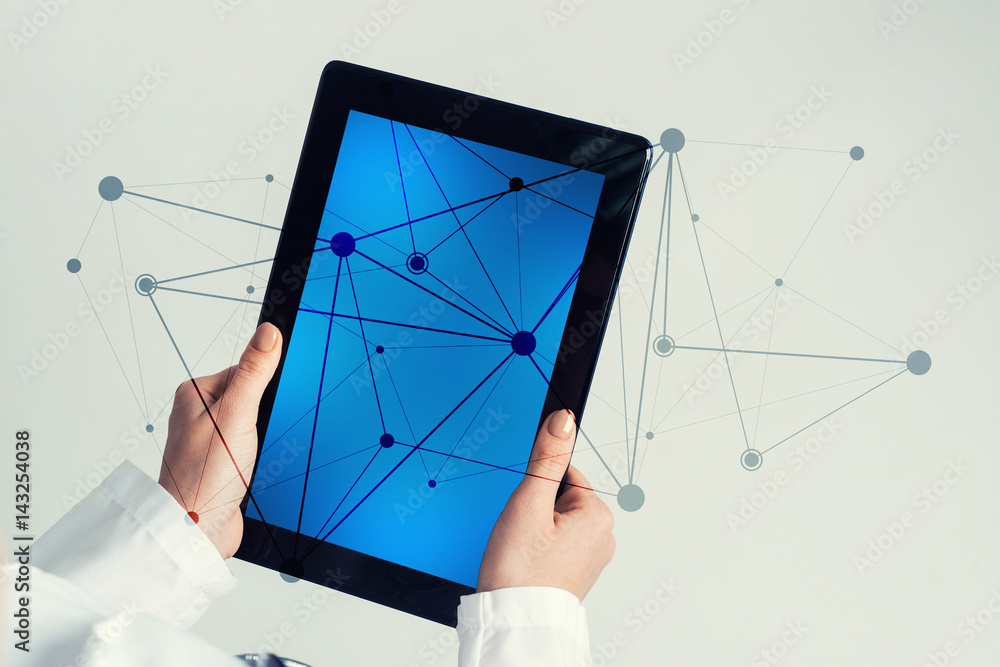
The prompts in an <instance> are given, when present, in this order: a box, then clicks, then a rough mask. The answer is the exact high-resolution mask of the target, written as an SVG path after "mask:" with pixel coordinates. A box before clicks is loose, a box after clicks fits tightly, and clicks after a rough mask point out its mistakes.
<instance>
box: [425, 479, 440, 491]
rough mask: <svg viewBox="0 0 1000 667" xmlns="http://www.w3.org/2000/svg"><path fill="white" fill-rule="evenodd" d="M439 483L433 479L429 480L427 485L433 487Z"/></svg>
mask: <svg viewBox="0 0 1000 667" xmlns="http://www.w3.org/2000/svg"><path fill="white" fill-rule="evenodd" d="M437 485H438V483H437V482H435V481H434V480H433V479H431V480H428V481H427V486H429V487H431V488H432V489H433V488H434V487H435V486H437Z"/></svg>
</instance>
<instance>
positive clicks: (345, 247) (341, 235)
mask: <svg viewBox="0 0 1000 667" xmlns="http://www.w3.org/2000/svg"><path fill="white" fill-rule="evenodd" d="M355 245H356V243H355V241H354V237H353V236H351V235H350V234H348V233H347V232H337V233H336V234H334V235H333V238H332V239H330V250H332V251H333V254H334V255H336V256H337V257H347V256H348V255H350V254H351V253H352V252H354V248H355Z"/></svg>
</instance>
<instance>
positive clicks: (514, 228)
mask: <svg viewBox="0 0 1000 667" xmlns="http://www.w3.org/2000/svg"><path fill="white" fill-rule="evenodd" d="M603 181H604V176H602V175H600V174H595V173H592V172H588V171H583V170H581V171H576V170H573V169H572V168H569V167H567V166H565V165H563V164H558V163H554V162H549V161H546V160H541V159H538V158H534V157H530V156H526V155H522V154H519V153H514V152H511V151H508V150H504V149H500V148H497V147H494V146H488V145H485V144H480V143H476V142H471V141H466V140H460V139H457V138H455V137H451V136H449V135H446V134H442V133H438V132H433V131H430V130H425V129H422V128H419V127H415V126H412V125H407V124H404V123H401V122H397V121H390V120H388V119H385V118H380V117H378V116H373V115H369V114H364V113H360V112H357V111H352V112H351V113H350V115H349V117H348V121H347V127H346V131H345V135H344V139H343V143H342V145H341V148H340V152H339V155H338V157H337V166H336V170H335V172H334V175H333V179H332V181H331V183H330V190H329V194H328V196H327V200H326V208H325V211H324V213H323V219H322V224H321V226H320V230H319V238H318V240H317V242H316V246H315V251H314V253H313V256H312V261H311V264H310V267H309V270H308V273H307V276H306V281H305V287H304V290H303V295H302V301H301V303H300V307H299V313H298V315H297V319H296V321H295V329H294V332H293V333H292V336H291V339H290V342H289V347H288V353H287V356H286V359H285V364H284V370H283V373H282V377H281V380H280V383H279V386H278V391H277V395H276V398H275V401H274V406H273V410H272V413H271V418H270V422H269V425H268V429H267V433H266V436H265V439H264V444H263V448H262V454H261V457H260V461H259V463H258V468H257V474H256V477H255V479H254V483H253V487H252V489H251V491H252V492H253V494H254V497H255V499H256V501H257V505H258V506H259V508H260V511H261V513H262V514H263V518H264V519H265V520H266V521H267V523H269V524H271V525H277V526H281V527H283V528H286V529H288V530H291V531H296V532H298V533H300V537H299V538H298V541H297V544H296V547H295V550H296V553H295V554H294V557H296V558H298V559H303V560H306V559H308V556H309V554H310V553H312V552H313V550H314V549H315V547H316V545H317V544H318V541H319V540H325V541H327V542H330V543H333V544H337V545H341V546H343V547H347V548H349V549H353V550H355V551H359V552H362V553H366V554H370V555H372V556H376V557H378V558H382V559H385V560H389V561H393V562H396V563H399V564H402V565H405V566H407V567H410V568H414V569H416V570H420V571H423V572H427V573H429V574H433V575H436V576H439V577H443V578H445V579H449V580H451V581H456V582H459V583H462V584H466V585H468V586H473V587H474V586H475V585H476V579H477V575H478V571H479V563H480V560H481V558H482V554H483V551H484V549H485V547H486V542H487V540H488V538H489V535H490V531H491V530H492V528H493V523H494V522H495V520H496V518H497V516H498V515H499V513H500V511H501V510H502V509H503V507H504V505H505V503H506V502H507V498H508V496H509V495H510V493H511V491H512V490H513V489H514V487H515V486H516V485H517V484H518V482H519V481H520V479H521V477H522V475H523V472H524V469H525V465H526V463H527V460H528V456H529V453H530V451H531V445H532V441H533V439H534V431H535V427H536V425H537V423H538V419H539V417H540V416H541V409H542V403H543V400H544V398H545V395H546V392H547V389H548V378H549V376H550V374H551V372H552V368H553V362H554V361H555V357H556V355H557V353H558V351H559V344H560V340H561V338H562V333H563V328H564V326H565V324H566V316H567V312H568V309H569V304H570V301H571V300H572V296H573V291H574V289H575V285H576V279H577V274H578V272H579V269H580V263H581V260H582V258H583V254H584V249H585V247H586V245H587V239H588V236H589V234H590V228H591V225H592V223H593V215H594V213H595V211H596V208H597V202H598V199H599V197H600V192H601V188H602V186H603ZM247 515H248V516H250V517H252V518H258V519H259V518H261V516H260V514H258V512H257V511H256V509H255V508H254V507H253V505H251V506H250V507H249V508H248V510H247ZM286 556H287V554H286Z"/></svg>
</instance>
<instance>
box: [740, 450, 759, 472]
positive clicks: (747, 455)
mask: <svg viewBox="0 0 1000 667" xmlns="http://www.w3.org/2000/svg"><path fill="white" fill-rule="evenodd" d="M763 460H764V457H763V456H762V455H761V453H760V452H758V451H757V450H756V449H748V450H746V451H744V452H743V453H742V454H740V464H741V465H742V466H743V467H744V468H746V469H747V470H756V469H757V468H759V467H760V464H761V462H763Z"/></svg>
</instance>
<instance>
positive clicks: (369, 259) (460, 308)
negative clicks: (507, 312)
mask: <svg viewBox="0 0 1000 667" xmlns="http://www.w3.org/2000/svg"><path fill="white" fill-rule="evenodd" d="M354 252H355V253H356V254H358V255H360V256H361V257H364V258H365V259H367V260H368V261H369V262H371V263H372V264H375V265H377V266H381V267H382V268H383V269H385V270H386V271H388V272H390V273H392V274H393V275H395V276H397V277H398V278H402V279H403V280H405V281H406V282H408V283H410V284H411V285H413V286H414V287H416V288H418V289H421V290H423V291H424V292H427V293H428V294H430V295H431V296H433V297H434V298H436V299H440V298H441V296H440V295H438V294H435V293H434V292H432V291H430V290H429V289H427V288H426V287H424V286H423V285H421V284H420V283H418V282H415V281H413V280H410V279H409V278H407V277H406V276H404V275H403V274H401V273H399V272H398V271H395V270H393V269H391V268H389V267H388V266H386V265H385V264H383V263H381V262H379V261H378V260H376V259H374V258H373V257H369V256H368V255H366V254H365V253H363V252H361V251H360V250H355V251H354ZM456 294H457V292H456ZM459 296H461V295H459ZM444 302H445V303H447V304H449V305H451V306H452V307H453V308H457V309H458V310H460V311H462V312H463V313H465V314H466V315H468V316H469V317H471V318H472V319H474V320H476V321H477V322H481V323H482V324H485V325H486V326H488V327H489V328H490V329H493V330H494V331H497V332H499V333H502V334H505V335H507V336H511V335H512V334H511V333H510V332H509V331H507V330H506V329H502V328H499V327H497V326H494V325H492V324H490V323H489V322H487V321H486V320H484V319H482V318H481V317H477V316H476V315H473V314H472V313H470V312H469V311H467V310H466V309H465V308H462V307H461V306H458V305H456V304H454V303H452V302H451V301H448V299H444ZM514 326H517V325H514Z"/></svg>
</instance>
